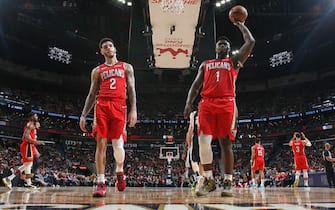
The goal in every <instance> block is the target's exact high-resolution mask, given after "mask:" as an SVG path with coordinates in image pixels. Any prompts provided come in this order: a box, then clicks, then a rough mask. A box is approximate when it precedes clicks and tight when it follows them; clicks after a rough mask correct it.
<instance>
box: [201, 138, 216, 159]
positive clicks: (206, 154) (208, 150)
mask: <svg viewBox="0 0 335 210" xmlns="http://www.w3.org/2000/svg"><path fill="white" fill-rule="evenodd" d="M211 143H212V136H211V135H204V134H202V133H201V134H200V136H199V153H200V162H201V164H211V163H212V162H213V151H212V145H211Z"/></svg>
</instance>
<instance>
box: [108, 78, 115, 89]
mask: <svg viewBox="0 0 335 210" xmlns="http://www.w3.org/2000/svg"><path fill="white" fill-rule="evenodd" d="M109 81H110V83H111V84H110V85H109V89H111V90H115V89H116V79H115V78H111V79H110V80H109Z"/></svg>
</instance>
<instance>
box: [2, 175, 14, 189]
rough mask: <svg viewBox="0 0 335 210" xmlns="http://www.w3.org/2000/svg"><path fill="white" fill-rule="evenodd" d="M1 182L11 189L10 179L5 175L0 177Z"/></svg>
mask: <svg viewBox="0 0 335 210" xmlns="http://www.w3.org/2000/svg"><path fill="white" fill-rule="evenodd" d="M2 183H3V184H4V185H5V186H6V187H7V188H8V189H9V190H11V189H12V181H11V180H10V179H9V178H7V177H5V178H2Z"/></svg>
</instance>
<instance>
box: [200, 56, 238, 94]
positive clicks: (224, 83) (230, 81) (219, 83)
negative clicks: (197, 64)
mask: <svg viewBox="0 0 335 210" xmlns="http://www.w3.org/2000/svg"><path fill="white" fill-rule="evenodd" d="M237 75H238V72H237V71H236V69H235V68H234V65H233V62H232V60H231V59H230V58H225V59H214V60H208V61H206V62H205V64H204V82H203V88H202V91H201V96H202V97H209V98H215V97H235V81H236V78H237Z"/></svg>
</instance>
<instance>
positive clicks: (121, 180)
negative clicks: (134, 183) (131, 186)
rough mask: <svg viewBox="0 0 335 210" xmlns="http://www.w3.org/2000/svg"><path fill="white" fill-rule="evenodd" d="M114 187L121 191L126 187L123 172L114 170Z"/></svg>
mask: <svg viewBox="0 0 335 210" xmlns="http://www.w3.org/2000/svg"><path fill="white" fill-rule="evenodd" d="M116 179H117V181H116V187H117V189H118V191H123V190H124V189H126V185H127V183H126V180H125V178H124V173H123V172H116Z"/></svg>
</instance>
